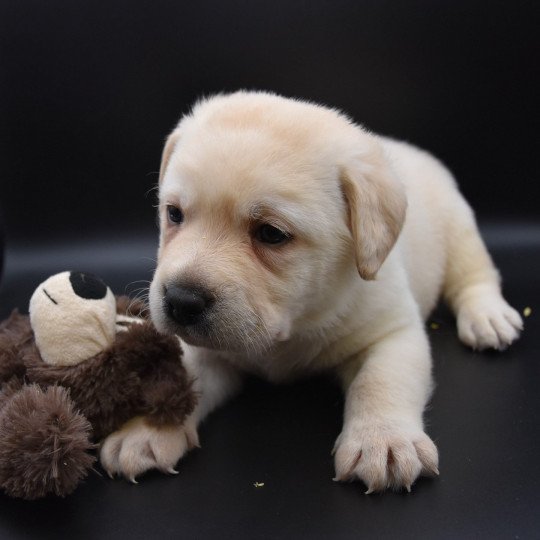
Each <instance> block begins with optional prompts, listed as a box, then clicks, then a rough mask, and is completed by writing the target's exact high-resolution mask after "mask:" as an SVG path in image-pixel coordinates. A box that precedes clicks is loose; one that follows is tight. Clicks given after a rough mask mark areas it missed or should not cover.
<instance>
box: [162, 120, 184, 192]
mask: <svg viewBox="0 0 540 540" xmlns="http://www.w3.org/2000/svg"><path fill="white" fill-rule="evenodd" d="M179 138H180V131H179V130H178V128H176V129H175V130H174V131H173V132H172V133H171V134H170V135H169V136H168V137H167V140H166V141H165V146H164V147H163V152H162V154H161V165H160V167H159V183H160V184H161V182H162V181H163V177H164V176H165V171H166V170H167V166H168V165H169V161H170V159H171V155H172V153H173V151H174V148H175V146H176V143H177V142H178V139H179Z"/></svg>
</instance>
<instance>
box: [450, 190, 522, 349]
mask: <svg viewBox="0 0 540 540" xmlns="http://www.w3.org/2000/svg"><path fill="white" fill-rule="evenodd" d="M454 197H455V200H453V201H452V207H451V208H452V211H451V215H450V216H449V222H450V223H449V225H448V227H447V232H448V237H447V242H448V247H447V257H448V258H447V263H446V273H445V281H444V296H445V298H446V300H447V302H448V303H449V305H450V307H451V308H452V309H453V311H454V313H455V315H456V318H457V328H458V334H459V338H460V339H461V341H462V342H463V343H465V344H466V345H468V346H470V347H472V348H473V349H487V348H494V349H499V350H502V349H505V348H506V347H507V346H508V345H510V344H511V343H512V342H513V341H514V340H515V339H517V338H518V337H519V333H520V331H521V330H522V328H523V323H522V320H521V317H520V315H519V313H518V312H517V311H516V310H515V309H513V308H512V307H511V306H510V305H508V303H507V302H506V300H505V299H504V298H503V296H502V293H501V285H500V277H499V273H498V271H497V269H496V268H495V266H494V264H493V261H492V260H491V257H490V255H489V253H488V251H487V249H486V246H485V245H484V242H483V241H482V238H481V237H480V233H479V231H478V228H477V226H476V221H475V219H474V215H473V212H472V210H471V209H470V207H469V206H468V204H467V203H466V202H465V200H464V199H463V198H462V197H461V195H460V194H459V193H455V194H454Z"/></svg>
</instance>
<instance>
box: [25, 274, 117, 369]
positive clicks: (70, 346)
mask: <svg viewBox="0 0 540 540" xmlns="http://www.w3.org/2000/svg"><path fill="white" fill-rule="evenodd" d="M29 311H30V324H31V326H32V330H33V331H34V337H35V340H36V345H37V348H38V349H39V353H40V356H41V358H42V359H43V360H44V361H45V362H46V363H47V364H52V365H56V366H71V365H75V364H78V363H80V362H82V361H84V360H87V359H89V358H91V357H92V356H95V355H96V354H98V353H100V352H102V351H104V350H105V349H106V348H107V347H109V346H110V345H112V343H114V340H115V338H116V300H115V298H114V295H113V293H112V292H111V290H110V289H109V288H108V287H107V286H106V285H105V283H103V281H101V280H100V279H99V278H97V277H96V276H93V275H92V274H85V273H82V272H62V273H60V274H56V275H54V276H52V277H50V278H49V279H47V280H46V281H44V282H43V283H42V284H41V285H39V287H38V288H37V289H36V290H35V292H34V294H33V295H32V298H31V299H30V307H29Z"/></svg>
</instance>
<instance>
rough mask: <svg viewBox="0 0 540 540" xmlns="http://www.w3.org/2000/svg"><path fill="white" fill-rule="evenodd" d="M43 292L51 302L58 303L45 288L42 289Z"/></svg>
mask: <svg viewBox="0 0 540 540" xmlns="http://www.w3.org/2000/svg"><path fill="white" fill-rule="evenodd" d="M43 292H44V293H45V296H46V297H47V298H48V299H49V300H50V301H51V302H52V303H53V304H56V305H58V302H57V301H56V300H55V299H54V298H53V297H52V296H51V295H50V294H49V293H48V292H47V291H46V290H45V289H43Z"/></svg>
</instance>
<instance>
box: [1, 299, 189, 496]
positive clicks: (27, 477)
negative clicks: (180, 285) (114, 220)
mask: <svg viewBox="0 0 540 540" xmlns="http://www.w3.org/2000/svg"><path fill="white" fill-rule="evenodd" d="M127 305H128V303H127V302H126V300H125V299H123V298H120V299H119V300H118V302H117V306H118V308H119V309H120V311H121V312H122V311H124V310H125V309H126V307H127ZM133 309H134V311H138V312H140V311H142V309H143V306H142V305H140V304H138V305H136V306H134V308H133ZM181 355H182V351H181V348H180V345H179V342H178V340H177V339H176V338H175V337H171V336H164V335H162V334H159V333H158V332H157V331H156V330H155V328H154V327H153V326H152V324H151V323H150V322H148V321H145V322H142V323H135V324H132V325H131V326H130V327H129V328H128V329H127V330H126V331H124V332H120V333H118V335H117V337H116V340H115V342H114V343H113V345H112V346H110V347H108V348H107V349H106V350H105V351H103V352H101V353H99V354H98V355H96V356H94V357H92V358H90V359H88V360H86V361H84V362H81V363H79V364H76V365H65V366H58V365H56V366H55V365H49V364H46V363H45V362H44V361H43V360H42V358H41V356H40V354H39V351H38V349H37V347H36V344H35V342H34V338H33V332H32V328H31V325H30V320H29V317H28V316H25V315H21V314H19V313H18V312H17V311H14V312H13V313H12V314H11V316H10V317H9V319H7V320H6V321H4V322H3V323H1V324H0V383H1V385H2V386H1V391H0V486H1V487H3V488H4V489H5V491H6V492H7V493H8V494H9V495H12V496H15V497H22V498H26V499H34V498H38V497H42V496H44V495H46V494H47V493H54V494H56V495H66V494H68V493H70V492H71V491H73V490H74V489H75V487H76V486H77V485H78V483H79V481H80V480H81V479H82V478H84V477H85V476H86V474H87V472H88V469H89V467H90V466H91V465H92V463H93V462H94V461H95V458H94V456H93V455H91V454H89V453H88V450H90V449H92V448H94V447H95V444H94V443H95V442H98V441H100V440H101V439H102V438H103V437H105V436H106V435H108V434H109V433H111V432H113V431H115V430H116V429H118V428H119V427H120V426H122V425H123V424H124V423H125V422H127V421H129V420H130V419H131V418H133V417H134V416H136V415H141V414H143V415H145V417H146V419H147V420H146V421H147V422H148V423H149V424H150V425H156V426H167V425H171V424H177V425H182V423H183V422H184V420H185V418H186V416H187V415H188V414H189V413H191V412H192V410H193V408H194V406H195V400H196V398H195V394H194V393H193V392H192V388H191V387H192V380H191V379H190V378H189V377H188V376H187V374H186V371H185V369H184V367H183V365H182V362H181Z"/></svg>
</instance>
